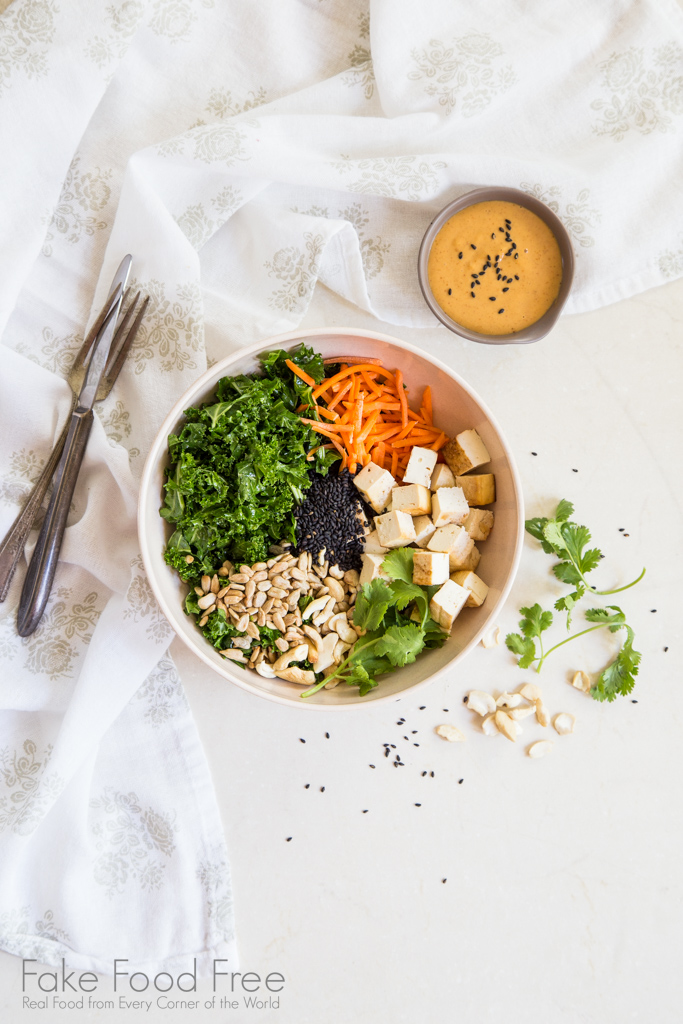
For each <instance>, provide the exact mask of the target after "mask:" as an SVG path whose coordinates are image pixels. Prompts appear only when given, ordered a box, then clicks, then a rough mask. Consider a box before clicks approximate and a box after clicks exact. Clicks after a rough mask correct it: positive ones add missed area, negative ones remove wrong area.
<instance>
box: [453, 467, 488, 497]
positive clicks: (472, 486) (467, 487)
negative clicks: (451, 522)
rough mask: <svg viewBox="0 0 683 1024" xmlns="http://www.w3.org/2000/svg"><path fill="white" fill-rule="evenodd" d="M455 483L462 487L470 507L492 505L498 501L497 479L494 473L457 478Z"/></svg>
mask: <svg viewBox="0 0 683 1024" xmlns="http://www.w3.org/2000/svg"><path fill="white" fill-rule="evenodd" d="M455 482H456V484H457V485H458V487H462V489H463V492H464V494H465V497H466V498H467V503H468V505H490V504H491V502H493V501H495V500H496V478H495V476H494V475H493V473H473V474H472V475H471V476H456V478H455Z"/></svg>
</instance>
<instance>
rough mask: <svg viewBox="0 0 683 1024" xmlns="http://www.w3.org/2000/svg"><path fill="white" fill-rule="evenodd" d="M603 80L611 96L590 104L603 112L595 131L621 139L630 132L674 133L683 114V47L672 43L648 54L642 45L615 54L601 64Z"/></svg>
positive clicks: (648, 133)
mask: <svg viewBox="0 0 683 1024" xmlns="http://www.w3.org/2000/svg"><path fill="white" fill-rule="evenodd" d="M598 69H599V71H600V84H601V86H602V87H603V90H604V91H605V92H607V93H608V94H610V95H609V97H608V98H604V97H599V98H598V99H595V100H593V101H592V103H591V109H592V110H595V111H598V112H599V114H600V116H599V117H598V118H597V119H596V120H595V121H594V122H593V131H594V132H595V134H596V135H605V136H608V137H609V138H611V139H612V140H613V141H614V142H621V141H622V140H623V139H624V138H625V137H626V135H627V134H628V133H629V132H630V131H631V130H633V131H636V132H639V133H640V134H641V135H650V134H651V133H652V132H672V131H673V130H674V121H675V119H676V118H678V117H680V116H681V114H683V48H681V46H680V45H679V44H678V43H676V42H673V41H672V42H670V43H667V44H666V45H664V46H658V47H655V48H654V49H653V50H652V51H651V52H649V53H648V52H646V50H645V49H644V48H642V47H636V46H631V47H629V49H628V50H622V51H621V52H615V53H612V54H610V56H609V57H608V58H607V60H604V61H601V62H600V64H599V65H598Z"/></svg>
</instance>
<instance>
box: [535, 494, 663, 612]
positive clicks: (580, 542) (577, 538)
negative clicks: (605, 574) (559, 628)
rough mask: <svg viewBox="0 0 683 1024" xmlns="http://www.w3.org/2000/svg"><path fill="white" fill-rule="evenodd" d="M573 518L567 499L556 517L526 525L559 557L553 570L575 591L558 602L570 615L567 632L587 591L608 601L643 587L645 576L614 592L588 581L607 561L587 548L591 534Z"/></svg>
mask: <svg viewBox="0 0 683 1024" xmlns="http://www.w3.org/2000/svg"><path fill="white" fill-rule="evenodd" d="M573 514H574V506H573V505H572V503H571V501H567V500H566V499H565V498H563V499H562V501H560V503H559V504H558V506H557V510H556V512H555V515H554V517H552V518H548V517H537V518H535V519H527V521H526V523H525V524H524V526H525V528H526V531H527V533H530V534H531V536H532V537H535V538H536V540H538V541H540V542H541V547H542V548H543V550H544V551H545V552H546V554H548V555H553V554H554V555H557V557H558V558H559V559H560V561H559V562H558V563H557V564H556V565H554V566H553V572H554V574H555V576H556V577H557V579H558V580H560V582H561V583H567V584H569V586H573V587H574V588H575V589H574V590H573V591H572V593H571V594H565V595H564V597H560V598H559V599H558V600H557V601H556V602H555V608H556V609H557V611H565V612H566V613H567V629H569V626H570V625H571V618H572V612H573V610H574V607H575V606H576V604H577V603H578V602H579V601H580V600H581V598H582V597H583V596H584V594H585V593H586V591H587V590H590V591H591V593H592V594H593V595H594V596H596V597H598V596H599V597H607V596H610V595H611V594H620V593H621V592H622V591H623V590H629V588H630V587H635V585H636V583H640V581H641V580H642V578H643V576H644V575H645V569H643V571H642V572H641V574H640V576H638V577H637V578H636V579H635V580H632V581H631V582H630V583H627V584H626V585H625V586H623V587H616V588H614V589H613V590H598V589H597V587H594V586H593V584H592V583H589V582H588V580H587V579H586V575H587V574H588V573H589V572H592V571H593V569H595V568H596V567H597V566H598V564H599V563H600V561H601V560H602V558H603V557H604V556H603V554H602V551H600V549H599V548H588V549H587V545H588V544H589V542H590V540H591V534H590V530H589V529H588V527H587V526H579V525H578V524H577V523H572V522H571V521H570V518H569V517H570V516H571V515H573Z"/></svg>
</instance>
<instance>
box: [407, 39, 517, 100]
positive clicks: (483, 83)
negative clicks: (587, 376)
mask: <svg viewBox="0 0 683 1024" xmlns="http://www.w3.org/2000/svg"><path fill="white" fill-rule="evenodd" d="M411 55H412V58H413V62H414V64H415V67H414V69H413V70H412V71H409V72H408V78H409V79H411V80H412V81H416V82H417V81H421V80H423V79H426V80H427V84H426V85H425V87H424V91H425V93H426V95H427V96H434V97H435V98H436V99H437V100H438V103H439V106H441V107H444V108H445V112H446V113H447V114H450V113H452V111H453V110H455V109H456V106H458V105H461V106H462V114H463V117H474V115H475V114H479V113H480V112H481V111H482V110H483V109H484V108H485V107H487V106H488V105H489V103H491V102H492V101H493V99H494V97H495V96H498V95H500V94H501V93H504V92H507V91H508V89H510V88H511V87H512V86H513V85H514V84H515V82H516V81H517V79H516V76H515V73H514V71H513V69H512V65H511V64H505V65H503V64H502V63H501V58H503V57H504V56H505V51H504V49H503V47H502V46H501V45H500V43H498V42H496V40H494V39H492V37H491V36H490V35H488V33H486V32H473V33H470V34H469V35H466V36H459V37H458V38H456V39H454V40H453V41H452V43H451V44H450V45H448V44H447V43H444V42H443V41H442V40H440V39H430V41H429V46H428V47H425V48H424V49H422V50H419V49H417V48H415V49H414V50H412V54H411Z"/></svg>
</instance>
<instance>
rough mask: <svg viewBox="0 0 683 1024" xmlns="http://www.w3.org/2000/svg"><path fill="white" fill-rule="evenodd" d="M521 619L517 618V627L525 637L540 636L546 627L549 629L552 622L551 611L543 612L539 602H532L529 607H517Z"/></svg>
mask: <svg viewBox="0 0 683 1024" xmlns="http://www.w3.org/2000/svg"><path fill="white" fill-rule="evenodd" d="M519 610H520V612H521V613H522V615H523V616H524V618H523V619H520V620H519V628H520V629H521V631H522V633H523V634H524V636H525V637H534V636H538V637H540V635H541V633H544V632H545V631H546V629H550V627H551V626H552V623H553V613H552V612H544V611H543V609H542V608H541V606H540V604H534V605H532V606H531V608H520V609H519Z"/></svg>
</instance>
